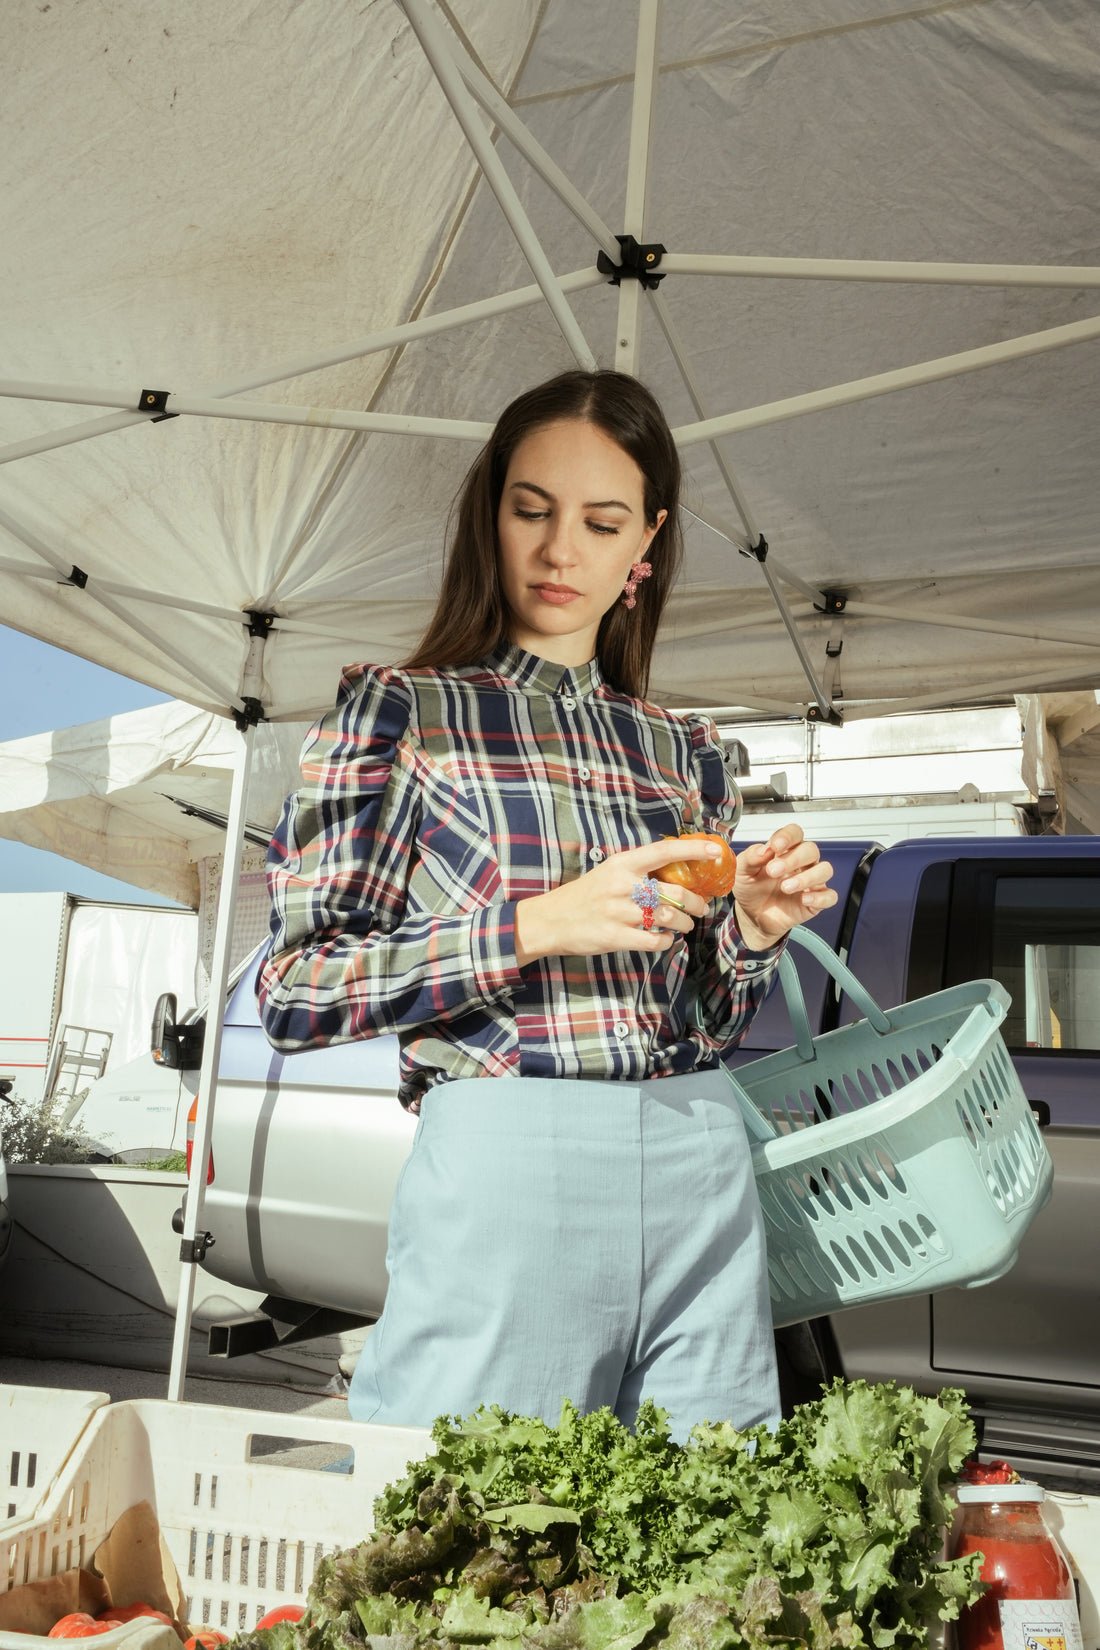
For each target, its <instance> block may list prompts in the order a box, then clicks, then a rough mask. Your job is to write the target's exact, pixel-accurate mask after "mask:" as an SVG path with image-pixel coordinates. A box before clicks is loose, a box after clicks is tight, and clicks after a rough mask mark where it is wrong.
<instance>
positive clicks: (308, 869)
mask: <svg viewBox="0 0 1100 1650" xmlns="http://www.w3.org/2000/svg"><path fill="white" fill-rule="evenodd" d="M414 709H415V695H414V693H413V691H412V688H411V686H410V684H409V682H408V680H407V679H406V678H404V677H403V675H402V673H401V672H400V671H397V670H394V669H390V668H387V667H368V666H356V667H354V668H353V669H352V670H350V671H348V672H347V673H346V674H345V676H344V679H343V681H342V683H341V688H340V696H339V699H338V701H337V704H336V707H335V709H334V710H333V711H332V712H330V714H329V715H328V716H327V717H326V718H325V720H324V721H323V722H322V723H321V724H320V726H319V727H318V728H317V729H316V730H315V732H314V733H313V734H312V735H311V737H310V739H309V740H308V741H307V743H306V746H305V749H304V750H303V753H302V777H301V784H300V787H299V789H298V791H297V792H296V793H295V794H294V795H293V796H291V797H289V798H288V799H287V801H286V803H285V804H284V807H283V815H282V819H281V821H280V823H279V826H278V828H277V830H276V832H275V836H274V839H273V841H272V844H271V848H270V850H269V853H268V886H269V890H270V893H271V900H272V919H271V931H272V943H271V954H270V956H269V958H268V960H267V962H266V963H265V964H264V967H263V969H262V971H261V974H260V978H259V981H258V984H257V995H258V997H259V1002H260V1016H261V1019H262V1022H263V1025H264V1029H265V1031H266V1032H267V1035H268V1038H269V1040H270V1041H271V1042H272V1043H273V1044H274V1045H275V1047H276V1048H278V1049H280V1050H282V1051H283V1052H284V1053H292V1052H294V1051H295V1050H298V1049H307V1048H316V1047H319V1046H321V1045H324V1044H328V1043H341V1042H349V1041H352V1040H353V1039H355V1038H362V1037H374V1036H379V1035H381V1034H383V1033H385V1032H394V1031H396V1032H401V1031H404V1030H408V1029H410V1028H413V1027H422V1026H424V1025H425V1024H429V1023H432V1022H440V1021H446V1020H451V1019H455V1018H457V1017H459V1016H461V1015H463V1014H466V1013H468V1012H470V1011H471V1010H474V1009H479V1008H483V1007H484V1006H485V1005H486V1003H488V1002H492V1001H494V1000H495V999H497V998H499V997H502V996H506V995H508V994H509V993H510V992H511V991H512V990H513V989H514V987H515V986H516V985H517V984H519V983H520V982H521V975H520V973H519V969H518V965H517V963H516V957H515V905H514V902H501V903H497V904H481V905H475V906H473V907H472V908H471V909H466V910H458V911H456V912H453V913H452V912H446V913H436V912H431V911H415V912H411V911H410V910H409V908H408V902H407V889H408V879H409V876H410V874H411V867H412V865H413V864H414V863H415V860H416V856H417V831H418V826H419V824H420V818H421V785H420V754H419V752H418V747H417V742H416V737H415V728H414V726H413V720H414Z"/></svg>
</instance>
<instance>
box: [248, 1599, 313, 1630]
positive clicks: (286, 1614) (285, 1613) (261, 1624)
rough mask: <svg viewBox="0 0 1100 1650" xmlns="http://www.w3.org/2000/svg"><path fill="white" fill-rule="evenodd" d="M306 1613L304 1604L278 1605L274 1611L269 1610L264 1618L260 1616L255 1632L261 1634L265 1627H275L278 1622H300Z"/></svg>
mask: <svg viewBox="0 0 1100 1650" xmlns="http://www.w3.org/2000/svg"><path fill="white" fill-rule="evenodd" d="M305 1613H306V1607H305V1605H304V1604H278V1605H276V1607H275V1609H274V1610H269V1611H268V1612H267V1615H266V1616H261V1617H260V1619H259V1621H258V1622H257V1623H256V1631H257V1632H258V1633H259V1632H262V1631H263V1629H264V1628H265V1627H275V1626H277V1625H278V1623H279V1622H280V1621H301V1619H302V1617H303V1616H304V1615H305Z"/></svg>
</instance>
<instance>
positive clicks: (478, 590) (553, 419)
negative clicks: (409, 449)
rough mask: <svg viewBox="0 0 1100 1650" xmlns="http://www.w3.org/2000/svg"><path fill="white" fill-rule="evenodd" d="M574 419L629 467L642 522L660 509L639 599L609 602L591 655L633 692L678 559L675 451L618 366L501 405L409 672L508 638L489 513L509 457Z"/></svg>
mask: <svg viewBox="0 0 1100 1650" xmlns="http://www.w3.org/2000/svg"><path fill="white" fill-rule="evenodd" d="M567 418H576V419H580V420H582V421H583V422H585V423H588V424H594V425H596V427H597V428H598V429H600V430H602V431H603V432H604V434H605V435H608V436H610V437H611V439H612V441H615V442H617V443H618V445H619V446H620V447H621V448H622V449H623V451H624V452H626V453H628V454H629V455H630V457H631V458H632V459H633V460H634V462H635V464H637V466H638V468H639V470H640V471H641V472H642V478H643V481H644V484H645V485H644V490H643V504H644V509H645V517H646V524H647V525H648V526H650V527H652V526H653V523H654V522H655V521H656V520H657V516H658V514H659V513H660V511H661V510H667V511H668V514H667V516H666V517H665V520H664V521H663V522H662V524H661V526H660V528H659V529H658V531H657V533H656V534H655V535H654V537H653V539H652V540H651V542H650V545H649V549H648V550H647V552H646V559H647V560H648V561H649V562H650V563H651V565H652V567H653V574H652V576H651V577H650V578H648V579H647V580H646V581H645V583H644V584H642V585H640V586H639V588H638V605H637V606H636V607H635V608H632V609H628V608H625V607H623V605H622V604H621V602H616V603H615V605H614V606H613V607H612V608H611V609H610V611H609V612H607V613H605V614H604V616H603V619H602V620H601V621H600V628H599V632H598V635H597V638H596V655H597V657H598V659H599V662H600V668H601V669H602V671H603V674H604V676H605V677H606V678H607V680H608V682H609V683H610V684H611V686H612V687H614V688H616V689H618V690H619V692H621V693H630V694H634V695H636V696H637V697H639V698H641V697H643V696H644V694H645V691H646V688H647V687H648V685H649V664H650V658H651V656H652V653H653V644H654V642H655V641H656V638H657V626H658V625H659V623H660V620H661V613H662V611H663V609H664V605H665V602H666V600H667V598H668V594H669V591H670V590H671V589H672V585H673V583H674V581H675V578H676V574H677V572H678V571H679V567H680V561H681V559H682V556H683V539H682V535H681V531H680V513H679V508H678V504H679V498H680V457H679V454H678V453H677V451H676V446H675V443H674V442H673V439H672V432H671V431H670V430H669V427H668V423H667V421H666V419H665V415H664V413H663V412H662V411H661V409H660V407H659V406H658V404H657V402H656V400H655V399H654V397H653V396H652V395H651V394H650V392H649V390H647V389H646V387H645V385H644V384H642V383H640V382H639V381H638V379H636V378H631V377H629V376H628V374H626V373H623V372H611V371H597V372H582V371H574V372H563V373H561V374H560V375H559V376H558V377H557V378H551V379H549V380H548V381H547V382H546V383H545V384H538V385H536V387H535V388H534V389H531V390H527V391H525V393H524V394H523V395H520V396H517V397H516V399H515V400H514V401H512V402H510V404H509V405H508V406H507V407H505V409H504V411H503V412H502V413H501V415H500V418H499V419H498V420H497V424H496V428H495V429H494V430H493V433H492V435H491V436H490V437H489V440H488V442H487V444H486V446H485V447H484V448H483V449H482V451H481V452H480V453H479V455H478V457H477V458H476V459H475V460H474V463H473V465H472V466H471V468H470V470H469V472H468V474H467V476H466V480H465V481H464V482H463V484H462V489H461V491H460V493H459V495H458V498H457V500H456V506H455V511H454V520H455V528H454V536H453V539H452V542H451V546H450V550H449V552H448V555H447V561H446V566H445V568H444V572H443V587H442V589H441V591H440V594H439V602H438V604H437V606H436V610H435V613H434V614H433V615H432V618H431V621H430V623H429V625H428V628H427V630H426V631H425V632H424V635H423V636H422V637H421V639H420V642H419V643H418V645H417V647H416V649H415V650H414V652H413V653H412V654H411V655H410V657H409V658H408V659H406V660H405V668H406V669H408V670H422V669H424V668H425V667H429V666H437V665H470V664H476V663H477V661H478V660H479V659H483V658H485V656H486V655H487V654H488V653H491V652H492V651H493V650H494V648H497V647H499V646H500V645H501V644H502V643H505V642H506V641H507V639H508V619H509V614H508V610H507V606H506V603H505V600H504V595H503V592H502V590H501V586H500V572H499V566H498V546H497V511H498V510H499V508H500V499H501V494H502V493H503V491H504V478H505V476H506V475H507V473H508V465H509V463H510V462H511V458H512V454H513V453H514V452H515V450H516V448H517V447H518V446H519V444H520V442H521V441H523V440H524V439H525V438H526V437H527V436H528V435H530V434H531V433H532V432H533V431H535V430H537V429H541V428H542V427H543V426H544V425H546V424H553V423H557V422H558V421H559V420H561V419H567Z"/></svg>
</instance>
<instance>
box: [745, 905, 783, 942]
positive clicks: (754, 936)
mask: <svg viewBox="0 0 1100 1650" xmlns="http://www.w3.org/2000/svg"><path fill="white" fill-rule="evenodd" d="M733 914H734V920H735V922H736V923H737V932H738V933H739V934H740V936H741V938H742V939H743V940H744V942H745V944H746V945H747V946H748V948H749V950H750V951H771V950H772V949H773V948H774V947H775V946H777V945H778V944H779V942H780V940H781V939H782V938H783V935H782V934H766V933H765V932H764V930H763V929H762V928H758V927H757V926H756V924H755V922H753V920H752V918H751V917H748V916H746V915H745V912H744V911H743V910H742V908H741V906H740V905H739V904H738V902H737V901H736V900H734V902H733Z"/></svg>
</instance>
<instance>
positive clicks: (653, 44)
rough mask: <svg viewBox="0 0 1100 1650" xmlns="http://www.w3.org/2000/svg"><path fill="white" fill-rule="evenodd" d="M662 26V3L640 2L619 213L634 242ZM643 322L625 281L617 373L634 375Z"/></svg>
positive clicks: (637, 298)
mask: <svg viewBox="0 0 1100 1650" xmlns="http://www.w3.org/2000/svg"><path fill="white" fill-rule="evenodd" d="M660 25H661V0H640V3H639V6H638V40H637V45H636V48H635V53H634V99H633V102H632V103H631V106H630V148H629V152H628V157H627V168H626V206H625V208H624V211H623V234H624V235H633V236H634V239H635V240H636V241H644V240H645V218H646V199H647V196H648V193H649V156H650V149H651V147H652V144H653V114H654V107H655V104H656V94H657V36H658V31H659V29H660ZM641 318H642V283H641V282H640V281H636V280H624V281H622V283H621V284H620V286H619V309H618V314H617V316H616V319H615V326H616V332H615V366H616V368H617V370H618V371H619V372H629V373H633V374H635V375H636V374H637V371H638V352H639V343H640V337H639V333H640V327H641Z"/></svg>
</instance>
